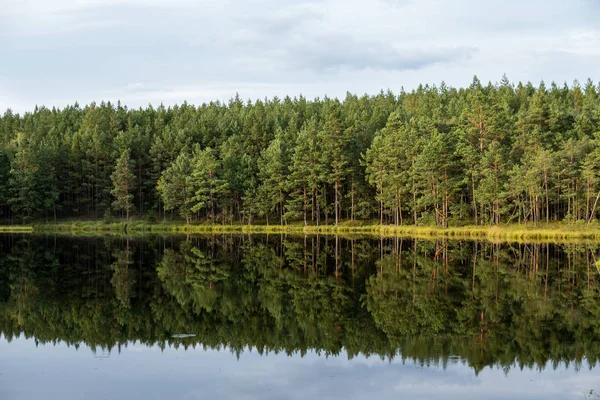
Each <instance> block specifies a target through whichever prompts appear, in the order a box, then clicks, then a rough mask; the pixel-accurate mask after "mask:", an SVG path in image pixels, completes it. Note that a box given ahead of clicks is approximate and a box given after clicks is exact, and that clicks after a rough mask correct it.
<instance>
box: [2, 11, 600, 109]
mask: <svg viewBox="0 0 600 400" xmlns="http://www.w3.org/2000/svg"><path fill="white" fill-rule="evenodd" d="M0 1H1V2H2V3H3V4H2V6H1V7H0V54H2V55H3V63H0V78H3V80H4V81H5V82H7V84H6V85H5V87H4V91H3V92H2V93H3V96H4V98H5V99H4V100H1V101H2V103H9V104H11V105H12V104H17V103H20V104H19V107H21V106H24V107H26V108H31V107H33V105H35V104H45V105H48V106H52V105H65V104H67V103H72V102H74V101H76V100H78V101H79V102H80V103H84V102H89V101H92V100H96V101H100V100H102V99H111V100H114V99H116V98H120V99H121V100H122V101H123V102H124V103H126V104H128V105H129V106H133V107H135V106H138V105H146V104H147V103H148V102H152V103H160V102H161V101H165V102H166V103H167V102H168V103H170V104H172V103H175V102H178V103H180V102H182V101H184V100H187V101H190V102H192V101H193V102H196V101H208V100H216V99H217V98H218V99H220V100H227V99H228V98H229V97H231V96H232V95H234V94H235V93H236V92H239V93H240V95H241V96H242V97H244V98H247V97H252V98H256V97H265V96H268V97H272V96H274V95H278V96H282V95H286V94H289V95H291V96H295V95H298V94H300V93H303V94H305V95H307V96H308V97H312V96H323V95H324V94H328V95H330V96H344V95H345V93H346V92H347V91H350V92H357V93H360V94H362V93H364V92H368V93H376V92H378V91H379V90H380V89H387V88H392V89H393V90H395V91H397V90H399V88H400V86H404V87H405V88H408V89H410V88H412V87H415V86H416V85H418V84H419V83H439V82H441V81H442V80H444V81H446V82H447V83H448V84H451V85H455V86H461V85H467V84H468V83H469V82H470V80H471V78H472V76H473V75H474V74H477V75H478V76H479V77H480V78H481V79H482V80H483V81H486V80H492V81H496V80H498V79H500V77H501V76H502V74H503V73H506V74H507V75H508V76H509V78H511V79H515V80H526V81H527V80H531V81H533V82H535V83H537V82H539V81H541V80H545V81H547V82H548V81H551V80H557V81H558V82H560V83H562V82H564V81H567V82H572V80H573V79H579V80H580V81H585V80H586V79H587V78H588V77H592V78H595V77H597V76H595V74H597V71H598V67H599V66H600V50H599V49H600V30H599V29H598V27H597V22H596V21H597V18H598V16H599V15H600V7H599V6H598V5H597V4H595V3H594V2H593V1H590V0H573V1H571V2H563V1H559V0H531V1H527V2H523V1H517V0H506V1H499V0H492V1H488V2H478V1H475V0H456V1H452V2H448V1H442V0H421V1H417V0H374V1H371V2H365V1H360V0H311V1H300V0H265V1H259V0H250V1H242V0H223V1H219V0H206V1H193V0H171V1H166V0H106V1H104V0H88V1H84V0H0ZM515 10H518V12H515ZM548 21H551V23H549V22H548ZM132 82H135V83H137V86H129V87H128V85H130V84H131V83H132ZM15 93H18V94H19V99H17V98H15V97H14V96H13V94H15ZM209 96H214V97H212V98H209ZM3 105H5V104H0V107H2V106H3ZM13 108H16V106H13Z"/></svg>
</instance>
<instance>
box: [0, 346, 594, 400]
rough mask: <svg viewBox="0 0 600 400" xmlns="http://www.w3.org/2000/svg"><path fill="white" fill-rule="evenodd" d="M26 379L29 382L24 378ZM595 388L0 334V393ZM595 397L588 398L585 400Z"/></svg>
mask: <svg viewBox="0 0 600 400" xmlns="http://www.w3.org/2000/svg"><path fill="white" fill-rule="evenodd" d="M32 382H35V384H33V385H32V384H31V383H32ZM590 389H592V390H595V392H598V390H600V386H599V382H598V370H597V369H596V368H592V369H590V368H589V365H587V363H586V362H584V363H583V365H582V366H581V368H580V369H579V370H576V368H575V367H574V366H573V365H572V364H571V365H570V366H569V367H566V366H565V365H564V364H562V363H561V364H559V365H558V367H557V368H556V369H554V368H552V366H550V365H547V366H545V368H543V369H529V368H524V369H523V370H520V369H519V368H517V367H515V368H514V369H511V370H510V371H508V373H505V372H504V371H503V370H502V369H500V368H496V367H494V368H485V369H483V370H482V371H481V372H480V373H479V374H478V375H476V374H475V373H474V372H473V370H472V369H471V368H470V367H469V366H467V365H465V363H463V362H460V361H457V362H455V363H450V364H448V366H447V367H446V369H445V370H444V369H443V368H442V367H441V366H439V365H430V366H422V365H419V364H415V363H413V362H410V361H407V362H405V363H403V362H402V360H400V359H399V358H398V359H394V360H392V361H388V360H381V359H380V358H379V357H364V356H359V357H356V358H353V359H351V360H348V356H347V355H346V354H344V353H343V352H342V354H341V355H340V356H329V357H325V356H324V355H318V354H316V353H315V352H314V351H309V352H308V353H307V354H306V355H305V356H304V357H300V356H299V355H298V354H295V355H292V356H291V357H290V356H288V355H286V354H283V353H279V354H269V355H262V356H261V355H260V354H258V353H257V352H256V350H254V351H250V350H248V349H247V350H246V351H244V352H243V354H241V356H240V357H239V359H238V358H237V357H236V355H234V354H232V353H231V351H230V349H227V348H224V349H222V350H221V351H217V350H210V349H209V350H203V349H201V348H200V347H197V348H196V349H191V348H189V349H188V350H187V351H184V350H183V348H181V347H180V348H179V349H177V350H176V349H174V348H171V347H167V348H166V349H165V350H164V351H161V349H159V348H158V347H156V346H152V347H148V346H145V345H141V344H139V343H138V344H132V343H130V344H129V345H128V346H127V347H124V348H122V349H121V352H120V353H118V352H117V351H113V352H110V353H109V352H107V351H102V350H99V349H98V350H97V351H96V353H93V352H92V351H91V350H90V349H89V348H88V347H87V346H85V345H81V347H79V350H76V349H75V348H74V347H67V346H66V345H65V344H64V343H58V344H56V345H53V344H45V345H43V344H40V345H36V343H35V340H33V339H24V338H19V339H15V340H12V341H11V342H10V343H9V342H8V341H7V340H5V339H3V338H2V337H0V398H3V399H23V400H28V399H39V398H44V399H48V400H52V399H61V400H62V399H69V398H74V399H75V398H76V399H88V400H94V399H138V398H139V399H148V400H151V399H161V400H162V399H177V400H179V399H181V400H190V399H235V400H237V399H273V400H275V399H277V400H279V399H289V400H296V399H298V400H300V399H343V400H349V399H365V400H367V399H394V400H395V399H399V398H407V399H414V400H420V399H423V400H425V399H427V400H429V399H444V400H454V399H457V400H458V399H460V400H468V399H473V400H475V399H498V400H500V399H528V400H532V399H539V400H542V399H544V400H548V399H549V400H559V399H560V400H563V399H565V400H566V399H585V398H586V396H585V395H586V394H588V393H589V390H590ZM593 398H595V397H593Z"/></svg>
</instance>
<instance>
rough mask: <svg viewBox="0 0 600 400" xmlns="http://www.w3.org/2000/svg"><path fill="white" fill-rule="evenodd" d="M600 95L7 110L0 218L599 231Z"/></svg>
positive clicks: (417, 96) (520, 88) (558, 89)
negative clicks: (558, 226)
mask: <svg viewBox="0 0 600 400" xmlns="http://www.w3.org/2000/svg"><path fill="white" fill-rule="evenodd" d="M599 93H600V86H596V85H595V84H594V83H593V82H592V81H591V80H588V81H587V82H586V83H585V84H583V85H581V84H580V83H578V82H574V83H573V84H572V85H570V86H569V85H566V84H565V85H563V86H559V85H557V84H554V83H552V84H551V85H549V86H546V84H544V83H543V82H542V83H540V84H539V85H538V86H534V85H532V84H531V83H526V84H523V83H518V84H514V83H511V82H510V81H509V80H508V79H507V78H506V77H503V78H502V80H501V81H500V82H498V83H495V84H492V83H488V84H487V85H486V84H482V82H480V81H479V80H478V79H477V78H476V77H475V78H474V79H473V81H472V83H471V84H470V85H469V86H468V87H465V88H458V89H457V88H452V87H449V86H447V85H445V84H444V83H442V84H441V85H439V86H436V85H421V86H419V87H418V88H417V89H414V90H412V91H410V92H409V91H404V90H401V91H400V92H399V93H398V94H394V93H392V92H391V91H388V92H381V93H379V94H377V95H375V96H367V95H364V96H362V97H359V96H356V95H353V94H347V96H346V97H345V98H344V99H343V100H338V99H332V98H328V97H325V98H323V99H319V98H317V99H314V100H311V101H309V100H307V99H306V98H304V97H302V96H300V97H296V98H290V97H286V98H284V99H279V98H273V99H270V100H268V99H265V100H257V101H255V102H250V101H248V102H244V101H242V100H241V99H240V98H239V96H236V97H235V98H233V99H231V100H230V101H229V102H227V103H221V102H218V101H217V102H211V103H208V104H202V105H201V106H198V107H196V106H193V105H190V104H187V103H183V104H182V105H178V106H174V107H169V108H166V107H164V106H162V105H161V106H160V107H157V108H154V107H152V106H148V107H146V108H139V109H128V108H127V107H125V106H123V105H121V104H120V103H118V104H116V105H115V104H112V103H110V102H107V103H104V102H102V103H100V104H95V103H92V104H90V105H88V106H85V107H83V108H82V107H80V106H79V105H78V104H75V105H72V106H68V107H65V108H63V109H57V108H53V109H48V108H45V107H36V108H35V110H34V111H33V112H27V113H24V114H23V115H20V114H15V113H13V112H12V111H10V110H8V111H7V112H5V113H4V115H3V116H2V118H0V219H2V220H5V221H7V220H10V221H13V222H27V221H29V220H40V219H57V218H103V217H106V218H110V217H112V216H120V217H123V218H127V219H129V218H130V217H131V216H134V215H135V216H137V217H138V218H140V217H146V218H148V219H150V220H162V219H173V218H183V219H185V220H186V221H187V222H188V223H190V222H194V221H203V222H205V221H210V222H213V223H267V224H272V223H278V224H287V223H304V224H332V223H335V224H338V223H340V221H356V220H375V219H376V220H377V221H378V222H379V223H381V224H398V225H399V224H407V223H410V224H423V225H438V226H444V227H445V226H448V224H451V223H458V222H461V223H464V222H469V223H473V224H476V225H481V224H499V223H507V222H518V223H523V222H533V223H538V222H550V221H570V222H571V221H584V222H587V223H590V222H592V221H594V220H595V219H596V218H597V215H598V208H599V207H598V206H599V204H598V203H599V199H600V94H599Z"/></svg>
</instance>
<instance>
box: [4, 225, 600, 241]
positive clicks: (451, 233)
mask: <svg viewBox="0 0 600 400" xmlns="http://www.w3.org/2000/svg"><path fill="white" fill-rule="evenodd" d="M0 232H13V233H28V232H29V233H71V234H77V233H86V232H88V233H89V232H106V233H128V234H135V233H186V234H207V233H210V234H225V233H244V234H247V233H255V234H340V235H342V234H344V235H347V234H352V235H372V236H384V237H390V236H404V237H406V236H410V237H416V238H431V239H434V238H444V237H446V238H453V239H489V240H503V241H520V240H552V241H563V240H597V241H599V242H600V224H596V223H593V224H590V225H587V224H577V223H576V224H567V223H550V224H538V225H533V224H527V225H525V224H520V225H519V224H510V225H495V226H474V225H467V226H456V227H452V226H451V227H448V228H442V227H435V226H415V225H401V226H395V225H377V224H368V223H364V224H361V225H358V224H352V225H350V224H344V223H341V224H339V225H337V226H336V225H320V226H315V225H308V226H305V225H303V224H292V225H219V224H200V225H196V224H190V225H186V224H184V223H181V222H173V221H172V222H163V223H149V222H146V221H131V222H110V223H107V222H102V221H68V222H67V221H65V222H58V223H44V224H34V225H32V226H19V225H15V226H0Z"/></svg>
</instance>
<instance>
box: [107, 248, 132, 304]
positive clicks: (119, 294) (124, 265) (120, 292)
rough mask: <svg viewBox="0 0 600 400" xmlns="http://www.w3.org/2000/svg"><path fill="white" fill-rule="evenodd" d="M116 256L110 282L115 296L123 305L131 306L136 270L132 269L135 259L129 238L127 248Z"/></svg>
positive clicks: (112, 265)
mask: <svg viewBox="0 0 600 400" xmlns="http://www.w3.org/2000/svg"><path fill="white" fill-rule="evenodd" d="M115 257H116V261H115V262H114V263H112V264H111V266H110V267H111V269H112V270H113V271H114V272H113V276H112V278H111V280H110V283H111V284H112V285H113V287H114V288H115V296H116V298H117V300H118V301H119V303H120V304H121V306H122V307H124V308H130V307H131V297H132V296H133V295H134V291H133V288H134V285H135V282H136V277H135V273H134V271H132V270H130V266H131V265H132V264H133V260H132V251H131V250H130V249H129V240H127V243H126V247H125V249H123V250H121V251H119V252H117V253H116V254H115Z"/></svg>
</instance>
